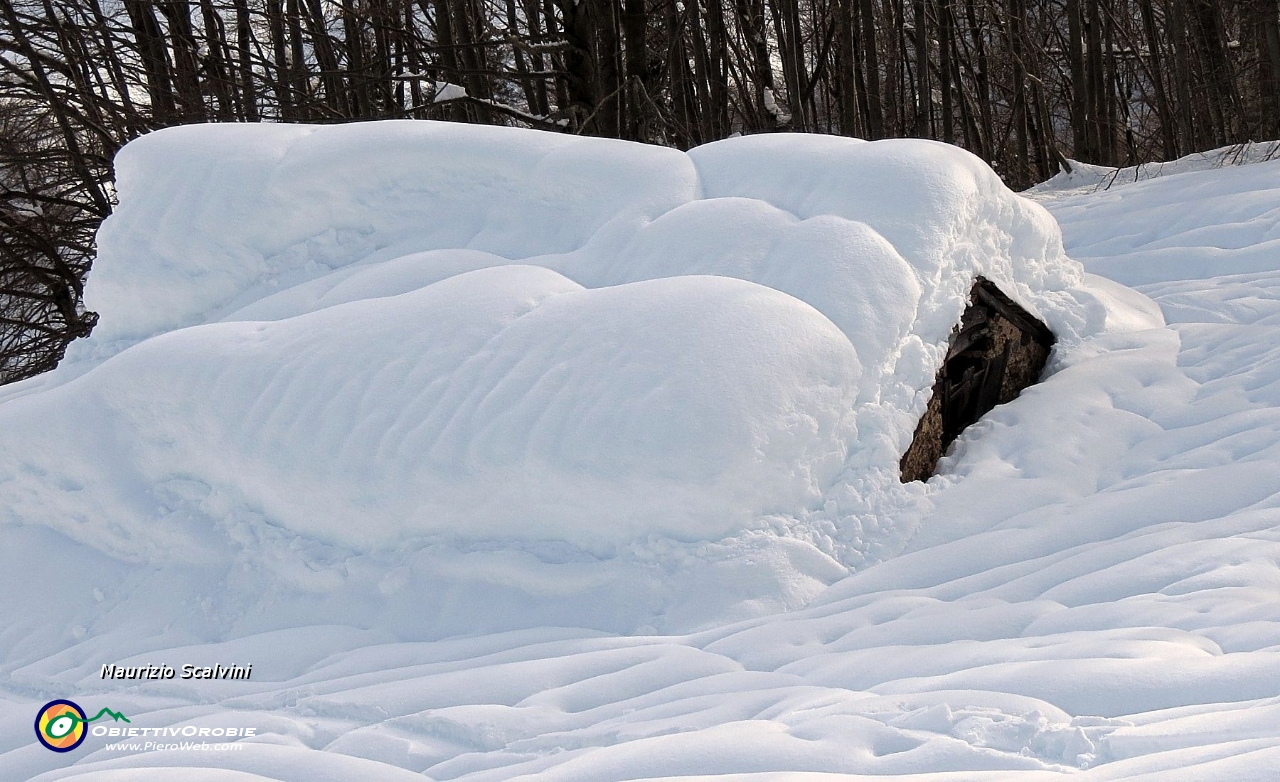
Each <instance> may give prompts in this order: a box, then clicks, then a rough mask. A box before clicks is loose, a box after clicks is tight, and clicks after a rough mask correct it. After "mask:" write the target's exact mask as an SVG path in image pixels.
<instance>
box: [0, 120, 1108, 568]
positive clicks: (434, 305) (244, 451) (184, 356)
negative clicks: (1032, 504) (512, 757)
mask: <svg viewBox="0 0 1280 782" xmlns="http://www.w3.org/2000/svg"><path fill="white" fill-rule="evenodd" d="M117 170H118V172H119V188H120V201H121V203H120V208H119V210H118V211H117V213H116V214H115V215H113V216H112V217H111V218H110V219H109V220H108V221H107V223H106V224H105V225H104V227H103V229H102V231H101V235H100V247H101V251H100V256H99V258H98V260H97V263H96V266H95V271H94V274H93V276H92V279H91V281H90V283H89V286H88V289H87V292H86V297H87V302H88V305H89V306H90V307H92V308H94V309H96V310H97V311H98V312H99V313H100V315H101V325H100V326H99V328H98V331H97V333H96V334H95V337H94V340H93V341H92V342H91V343H90V344H88V345H85V346H81V347H79V348H78V355H79V356H81V357H84V358H82V359H81V360H82V361H85V362H88V363H92V362H95V361H98V360H101V359H102V358H104V357H108V356H112V355H113V354H115V355H114V357H111V358H109V359H108V360H105V361H103V362H102V365H101V366H100V367H99V368H98V369H96V370H94V371H92V372H89V373H88V374H86V375H84V376H83V377H81V378H79V379H78V380H77V381H75V382H73V383H69V384H68V385H67V386H66V387H64V388H61V389H58V391H57V392H56V393H53V394H50V395H48V396H47V397H45V398H43V399H41V400H39V401H38V402H36V401H32V402H30V404H39V405H44V406H47V407H46V409H45V410H42V411H41V412H40V413H25V412H24V413H23V417H24V419H25V420H27V421H32V420H57V421H62V422H65V425H66V426H69V427H75V426H80V425H82V424H81V423H80V421H81V420H83V419H85V418H89V419H91V420H92V421H93V423H92V425H93V426H94V427H96V428H98V429H99V430H100V431H102V432H103V435H104V436H103V437H101V438H96V441H95V443H91V444H90V445H89V451H90V452H86V453H85V454H83V457H82V458H81V459H79V460H77V461H76V462H75V463H74V466H71V465H65V464H60V463H59V462H60V460H61V456H60V455H59V450H58V449H56V448H48V449H45V448H32V447H26V448H17V447H14V448H6V449H5V451H6V452H7V453H8V454H10V457H11V458H14V459H18V460H20V461H21V462H22V465H21V466H20V467H16V468H11V470H13V471H14V472H19V473H25V474H27V475H32V474H35V473H39V474H42V475H43V476H44V477H43V480H29V481H27V482H26V484H24V491H23V494H24V495H26V502H27V503H29V504H19V505H18V506H17V507H16V508H15V509H11V510H16V511H17V513H18V514H19V515H21V516H24V517H25V516H27V515H30V514H32V513H33V509H34V508H37V507H40V506H41V505H42V504H44V503H47V502H50V500H49V499H48V498H47V497H46V496H45V495H46V494H56V495H57V501H58V502H60V503H68V504H70V505H72V506H74V504H75V503H74V501H71V502H69V501H68V500H67V494H66V492H65V491H63V490H62V489H60V488H59V487H60V486H63V485H65V484H66V482H67V481H75V482H79V483H82V484H84V485H85V486H86V487H88V490H87V491H85V492H83V494H84V495H85V496H89V497H100V496H102V494H103V493H104V492H111V491H116V490H118V487H119V486H120V485H121V482H122V481H124V482H127V483H128V484H130V485H131V486H132V487H133V491H132V492H130V493H129V495H128V496H126V497H123V498H122V502H120V503H118V504H117V505H115V506H112V507H107V506H99V507H94V508H92V509H89V508H80V509H77V508H75V507H67V508H66V510H65V512H64V517H65V518H67V519H83V521H76V522H70V521H68V522H65V523H64V524H63V527H62V528H63V529H64V531H67V532H68V533H69V534H72V535H73V536H75V537H76V538H77V539H80V540H83V541H86V542H91V543H93V544H94V545H101V546H106V547H109V548H110V550H112V551H113V552H115V553H117V554H119V555H122V556H143V557H150V556H154V555H159V554H160V553H161V550H163V549H164V548H166V547H167V546H169V545H170V544H166V546H162V547H159V549H157V550H156V551H153V552H148V553H144V552H142V551H141V550H140V548H139V547H140V546H141V545H142V544H141V543H140V542H138V541H137V540H134V542H132V543H131V542H130V539H137V538H139V537H150V536H151V533H150V532H149V533H148V534H147V535H146V536H141V535H140V534H139V533H140V531H141V530H144V529H149V525H148V524H147V523H146V520H147V519H152V520H154V519H155V518H156V512H155V511H154V510H153V509H152V507H151V506H153V504H154V500H153V497H152V495H153V494H154V491H155V487H162V486H166V485H169V484H172V483H173V482H175V481H181V482H185V483H186V484H196V485H199V486H201V487H203V488H201V489H200V491H201V492H203V493H205V494H216V495H219V496H225V497H227V498H229V501H231V502H234V503H236V504H238V505H242V506H244V507H249V508H252V509H253V510H254V512H255V513H258V514H260V515H261V516H262V517H263V518H264V519H265V520H266V521H267V522H268V523H270V524H273V525H278V526H281V527H284V528H286V529H289V530H292V531H294V532H298V533H302V534H305V535H307V536H309V537H312V538H315V539H318V540H322V541H324V542H326V543H333V544H340V545H349V546H357V547H369V546H373V547H382V548H386V547H388V546H394V545H398V543H399V542H400V541H403V540H405V539H406V538H412V537H415V536H422V535H428V536H430V535H436V536H445V537H448V538H449V539H452V540H464V541H466V540H469V541H481V540H525V541H528V540H544V541H548V540H549V541H559V542H565V543H569V544H571V545H573V546H574V547H577V548H580V549H582V550H585V551H590V552H594V553H596V554H605V553H608V552H610V551H612V550H613V549H612V548H611V547H616V546H618V545H625V544H627V543H628V542H629V541H633V540H636V539H637V538H640V537H643V536H646V535H658V536H662V537H667V538H671V539H674V540H679V541H709V540H718V539H721V538H724V537H725V536H728V535H731V534H734V533H738V532H742V531H745V530H753V529H766V528H768V529H776V530H781V531H783V532H784V533H785V532H787V531H788V530H794V529H795V528H797V527H798V526H804V525H803V524H801V521H800V519H801V517H803V516H805V515H806V514H813V513H815V512H820V511H822V509H823V508H824V507H828V500H829V499H830V497H829V496H828V495H829V494H830V492H831V490H832V489H833V487H835V486H836V485H837V483H838V482H841V481H843V483H844V484H845V485H847V484H848V483H849V482H850V481H869V483H867V484H866V485H865V487H862V488H860V489H859V491H860V492H861V493H862V494H864V495H867V496H864V497H863V498H862V500H863V501H864V502H865V501H867V500H870V501H871V502H872V503H873V504H874V503H876V502H881V501H883V502H885V503H890V504H891V505H895V506H896V505H899V504H901V503H903V502H905V501H907V500H906V499H904V498H909V496H910V495H911V494H912V493H913V492H914V493H915V494H918V493H919V492H921V491H923V490H922V489H919V488H915V487H913V488H910V489H904V488H902V487H899V486H897V479H896V461H897V458H898V457H899V456H900V455H901V453H902V452H903V450H904V449H905V447H906V445H907V443H908V442H909V439H910V436H911V433H912V431H913V427H914V424H915V421H916V420H917V419H918V417H919V414H920V412H921V410H922V409H923V406H924V403H925V402H926V401H927V397H928V392H929V388H930V386H931V384H932V380H933V375H934V372H935V371H936V368H937V366H938V364H939V361H940V356H941V354H942V352H943V351H944V349H945V343H946V340H947V337H948V335H949V333H950V331H951V328H952V326H953V325H954V324H955V323H956V322H957V321H958V319H959V315H960V312H961V311H962V310H963V308H964V306H965V304H966V298H967V294H968V291H969V288H970V286H971V284H972V280H973V278H974V276H975V275H977V274H982V275H985V276H986V277H988V278H989V279H992V280H994V281H995V282H997V284H999V285H1001V286H1002V287H1003V288H1004V289H1005V290H1007V291H1008V292H1009V293H1010V294H1011V295H1013V296H1015V297H1016V298H1017V299H1018V300H1019V301H1020V303H1022V304H1023V305H1024V306H1026V307H1027V308H1028V309H1030V310H1031V311H1032V312H1035V313H1036V314H1038V315H1040V316H1041V317H1042V318H1044V319H1045V320H1047V321H1048V322H1049V323H1050V324H1051V326H1052V327H1053V328H1054V330H1055V331H1056V332H1057V333H1058V334H1059V336H1060V338H1061V339H1062V344H1063V346H1064V349H1065V350H1066V351H1070V349H1071V347H1072V346H1073V345H1076V344H1078V343H1079V342H1080V341H1081V340H1082V339H1083V338H1085V337H1086V336H1089V335H1090V334H1091V333H1093V332H1097V331H1099V330H1100V329H1101V328H1102V327H1103V325H1104V319H1105V311H1104V308H1103V307H1102V306H1101V305H1100V304H1099V303H1098V301H1099V300H1098V299H1097V297H1095V296H1092V295H1090V294H1089V293H1088V292H1087V291H1085V289H1084V288H1082V287H1081V281H1082V276H1081V270H1080V268H1079V266H1078V265H1076V264H1075V263H1073V262H1072V261H1070V260H1068V259H1067V258H1066V257H1065V255H1064V254H1063V251H1062V247H1061V242H1060V239H1059V235H1058V231H1057V228H1056V225H1055V224H1054V222H1053V221H1052V219H1051V218H1049V217H1048V215H1047V214H1046V213H1045V212H1044V211H1043V210H1041V209H1040V208H1039V207H1037V206H1035V205H1033V204H1031V203H1029V202H1027V201H1025V200H1023V199H1021V198H1018V197H1016V196H1014V195H1013V194H1012V193H1010V192H1009V191H1008V190H1007V189H1005V188H1004V186H1003V185H1002V184H1001V183H1000V182H999V180H998V179H997V178H996V176H995V175H994V174H993V173H992V172H991V171H990V170H989V169H988V168H987V167H986V166H985V165H984V164H982V163H981V162H980V161H978V160H977V159H975V158H973V157H972V156H970V155H968V154H967V153H964V152H961V151H959V150H956V149H954V148H952V147H948V146H945V145H941V144H934V143H924V142H911V141H892V142H889V141H886V142H880V143H874V144H867V143H864V142H860V141H855V140H848V139H836V138H817V137H793V136H766V137H755V138H740V139H732V140H729V141H725V142H721V143H717V144H712V145H709V146H706V147H702V148H699V149H696V150H694V151H693V152H692V153H690V154H688V155H686V154H683V153H680V152H677V151H673V150H668V149H659V148H652V147H645V146H640V145H634V144H624V143H614V142H608V141H602V140H584V139H576V138H570V137H565V136H559V135H554V134H543V133H536V132H520V131H512V130H504V129H494V128H474V127H462V126H456V125H448V124H434V123H417V122H403V123H379V124H372V125H368V124H362V125H351V126H337V127H327V128H314V127H298V126H284V127H269V126H264V127H253V128H246V127H238V126H210V127H193V128H182V129H175V130H171V131H165V132H161V133H156V134H153V135H151V136H148V137H146V138H144V139H142V140H140V141H138V142H136V143H134V144H131V145H130V146H129V147H128V148H127V149H126V150H124V151H123V152H122V153H121V155H120V158H119V160H118V161H117ZM14 409H18V408H16V407H15V408H14ZM5 429H6V431H8V432H10V433H12V434H11V435H10V436H12V437H19V436H20V437H22V439H23V441H24V442H26V443H29V444H30V443H32V442H35V441H38V440H39V438H40V435H39V434H38V433H36V432H32V431H21V434H19V430H21V429H22V427H21V426H20V425H17V424H15V426H12V427H9V426H7V427H5ZM106 443H111V444H115V443H127V446H125V447H124V448H118V447H116V446H115V445H104V444H106ZM95 447H96V448H103V449H107V448H109V449H111V450H110V452H109V453H108V452H102V451H100V452H98V453H91V451H92V450H93V449H94V448H95ZM43 453H48V454H49V456H50V458H49V459H48V461H47V462H41V461H40V456H41V454H43ZM19 454H21V455H19ZM103 465H110V466H109V469H104V467H103ZM845 473H848V474H847V475H845V477H844V478H843V479H842V478H841V476H842V474H845ZM110 487H116V488H114V489H113V488H110ZM877 493H878V494H877ZM879 495H883V497H881V496H879ZM202 501H203V500H202ZM828 509H829V508H828ZM177 510H179V509H178V508H176V507H170V508H168V509H167V512H170V513H172V512H175V511H177ZM202 512H203V511H202ZM838 512H839V511H838V508H837V509H836V513H838ZM809 526H812V525H809ZM802 532H803V531H802ZM173 545H176V543H175V544H173ZM848 547H849V545H848V544H847V543H841V542H840V541H837V540H831V541H828V542H827V544H826V546H825V548H826V550H827V551H828V553H830V554H834V555H835V556H836V557H837V558H842V559H845V560H846V561H848V560H849V557H851V556H852V557H856V556H858V555H859V554H860V552H858V551H857V550H856V548H857V545H856V544H854V546H853V548H854V549H855V550H853V551H851V552H846V551H842V550H841V549H842V548H848Z"/></svg>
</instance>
